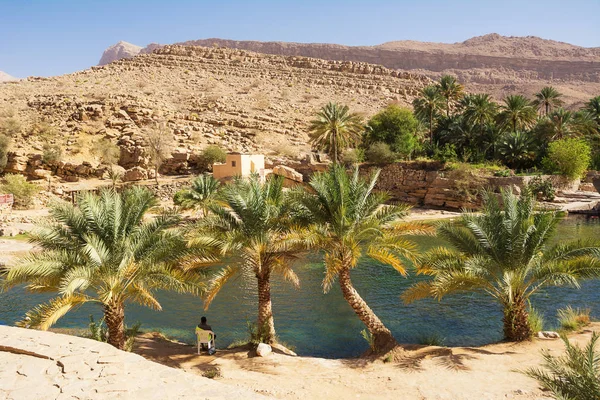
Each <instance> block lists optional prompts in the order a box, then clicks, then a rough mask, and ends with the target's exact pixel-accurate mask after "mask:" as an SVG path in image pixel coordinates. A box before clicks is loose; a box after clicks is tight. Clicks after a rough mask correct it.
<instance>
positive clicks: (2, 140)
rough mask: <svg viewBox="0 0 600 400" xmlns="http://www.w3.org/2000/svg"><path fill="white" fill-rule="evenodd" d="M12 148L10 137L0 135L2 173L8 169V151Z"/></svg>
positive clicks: (0, 166)
mask: <svg viewBox="0 0 600 400" xmlns="http://www.w3.org/2000/svg"><path fill="white" fill-rule="evenodd" d="M9 147H10V137H8V136H6V135H2V134H0V173H1V172H2V171H3V170H4V168H5V167H6V163H7V162H8V149H9Z"/></svg>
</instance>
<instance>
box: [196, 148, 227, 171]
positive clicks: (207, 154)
mask: <svg viewBox="0 0 600 400" xmlns="http://www.w3.org/2000/svg"><path fill="white" fill-rule="evenodd" d="M226 157H227V153H226V152H225V151H224V150H223V149H221V148H220V147H219V146H214V145H212V146H207V147H206V148H205V149H204V150H203V151H202V154H201V156H200V160H201V164H202V167H203V168H204V170H211V169H212V165H213V164H214V163H223V162H225V158H226Z"/></svg>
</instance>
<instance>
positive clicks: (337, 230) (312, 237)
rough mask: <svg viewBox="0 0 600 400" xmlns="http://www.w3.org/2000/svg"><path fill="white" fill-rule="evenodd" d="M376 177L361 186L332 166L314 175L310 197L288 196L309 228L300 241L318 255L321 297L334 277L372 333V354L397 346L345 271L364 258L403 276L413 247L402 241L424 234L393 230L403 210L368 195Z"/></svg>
mask: <svg viewBox="0 0 600 400" xmlns="http://www.w3.org/2000/svg"><path fill="white" fill-rule="evenodd" d="M378 175H379V172H376V173H375V174H373V175H372V176H371V177H370V179H368V180H365V179H362V178H360V176H359V171H358V168H355V169H354V172H353V173H352V174H348V173H347V172H346V170H345V169H344V168H342V167H341V166H333V167H332V168H330V169H329V170H328V171H326V172H323V173H319V174H315V175H313V177H312V179H311V180H310V183H309V185H310V188H311V189H312V190H311V192H308V191H300V190H296V191H295V192H294V193H293V196H294V199H295V200H296V203H297V207H298V208H299V210H300V211H301V214H303V215H304V216H305V217H306V218H307V221H309V222H310V224H311V225H310V227H309V228H308V229H307V231H306V232H302V233H301V234H299V235H298V237H299V240H302V241H304V242H305V243H306V244H307V246H308V247H310V248H313V249H319V250H321V251H322V252H323V259H324V263H325V278H324V280H323V289H324V291H325V292H328V291H329V289H330V288H331V285H332V284H333V282H334V280H335V278H336V277H337V278H338V280H339V284H340V287H341V289H342V294H343V296H344V299H346V301H347V302H348V304H349V305H350V306H351V307H352V309H353V310H354V312H355V313H356V315H357V316H358V317H359V318H360V320H361V321H362V322H363V323H364V324H365V325H366V327H367V329H368V330H369V332H370V333H371V335H372V337H373V341H374V347H375V349H376V351H378V352H385V351H386V350H388V349H390V348H391V347H393V346H394V345H395V344H396V341H395V339H394V337H393V336H392V334H391V332H390V330H389V329H388V328H386V326H385V325H384V324H383V322H381V320H380V319H379V318H378V317H377V315H375V313H374V312H373V311H372V310H371V308H370V307H369V306H368V305H367V303H366V302H365V301H364V300H363V299H362V297H361V296H360V295H359V293H358V292H357V291H356V289H355V288H354V286H353V284H352V281H351V279H350V271H351V270H352V269H353V268H356V267H357V266H358V261H359V259H361V257H362V256H363V255H365V256H367V257H370V258H371V259H374V260H376V261H379V262H381V263H383V264H387V265H391V266H392V267H393V268H394V269H396V270H397V271H398V272H400V273H401V274H403V275H406V270H405V267H404V261H403V260H404V259H408V260H415V259H416V257H417V256H416V250H417V247H416V245H415V243H413V242H412V241H410V240H409V239H408V238H407V237H406V235H409V234H414V233H416V232H426V231H427V229H426V228H425V227H423V226H422V225H418V224H398V222H399V220H400V218H402V217H403V216H404V215H406V212H407V210H408V207H407V206H396V205H389V206H384V203H385V202H386V201H387V200H388V199H389V196H388V195H387V194H385V193H381V192H378V193H375V192H373V187H374V186H375V183H376V182H377V178H378Z"/></svg>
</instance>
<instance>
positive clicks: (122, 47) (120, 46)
mask: <svg viewBox="0 0 600 400" xmlns="http://www.w3.org/2000/svg"><path fill="white" fill-rule="evenodd" d="M140 50H142V48H141V47H140V46H136V45H135V44H131V43H127V42H123V41H120V42H119V43H117V44H114V45H112V46H110V47H109V48H108V49H106V50H104V53H103V54H102V58H100V62H99V63H98V65H106V64H110V63H111V62H113V61H117V60H121V59H123V58H131V57H135V56H137V55H138V54H139V52H140Z"/></svg>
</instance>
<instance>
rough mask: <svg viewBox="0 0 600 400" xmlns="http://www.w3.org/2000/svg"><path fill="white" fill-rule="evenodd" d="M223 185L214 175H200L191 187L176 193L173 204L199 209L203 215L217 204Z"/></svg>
mask: <svg viewBox="0 0 600 400" xmlns="http://www.w3.org/2000/svg"><path fill="white" fill-rule="evenodd" d="M220 186H221V183H220V182H219V181H218V180H216V179H215V178H213V176H212V175H208V174H205V175H199V176H198V177H196V178H195V179H194V180H193V181H192V185H191V187H189V188H187V189H182V190H180V191H178V192H177V193H175V196H174V197H173V203H175V205H177V206H181V207H182V208H184V209H198V210H201V211H202V215H208V210H209V208H210V207H211V206H214V205H215V204H216V201H217V199H218V194H219V188H220Z"/></svg>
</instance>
